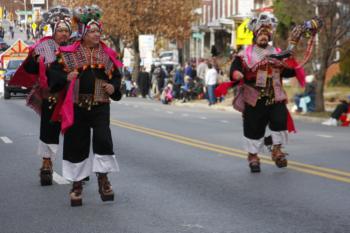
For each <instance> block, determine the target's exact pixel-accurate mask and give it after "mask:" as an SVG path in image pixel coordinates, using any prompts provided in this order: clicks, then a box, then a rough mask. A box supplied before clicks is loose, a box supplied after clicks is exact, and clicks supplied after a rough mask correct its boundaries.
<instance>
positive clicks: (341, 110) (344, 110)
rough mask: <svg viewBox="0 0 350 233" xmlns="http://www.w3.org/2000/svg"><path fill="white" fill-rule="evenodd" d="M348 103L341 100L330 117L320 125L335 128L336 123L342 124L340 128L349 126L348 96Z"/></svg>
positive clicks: (349, 106)
mask: <svg viewBox="0 0 350 233" xmlns="http://www.w3.org/2000/svg"><path fill="white" fill-rule="evenodd" d="M348 98H349V101H345V100H342V101H340V103H339V104H338V105H337V107H336V108H335V109H334V111H333V112H332V114H331V117H330V118H329V119H328V120H326V121H325V122H323V123H322V125H328V126H337V125H338V121H339V120H340V121H341V122H342V126H349V123H350V96H349V97H348Z"/></svg>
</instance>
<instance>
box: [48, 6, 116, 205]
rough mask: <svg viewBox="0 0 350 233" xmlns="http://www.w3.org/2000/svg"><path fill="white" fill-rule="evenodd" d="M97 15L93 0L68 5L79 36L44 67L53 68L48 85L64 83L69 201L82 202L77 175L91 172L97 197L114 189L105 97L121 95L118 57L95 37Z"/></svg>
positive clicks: (99, 31) (109, 198) (108, 195)
mask: <svg viewBox="0 0 350 233" xmlns="http://www.w3.org/2000/svg"><path fill="white" fill-rule="evenodd" d="M101 15H102V12H101V10H100V8H99V7H98V6H96V5H92V6H85V7H82V8H80V7H79V8H76V9H75V10H74V19H75V20H76V21H77V22H78V26H79V34H80V35H81V40H79V41H76V42H75V43H74V44H72V45H70V46H67V47H61V48H60V53H59V54H58V60H57V62H56V63H55V64H54V65H53V67H52V69H50V71H52V72H54V73H56V75H55V76H49V85H50V87H51V88H52V89H65V87H66V84H69V87H68V90H67V94H66V98H65V101H64V103H63V105H62V108H61V111H60V113H61V118H62V122H61V131H62V132H63V133H64V144H63V164H62V169H63V172H62V174H63V176H64V177H65V178H66V179H68V180H70V181H73V187H72V189H71V191H70V194H69V196H70V203H71V206H81V205H82V189H83V186H82V180H83V179H84V178H85V177H87V176H89V175H90V173H91V172H95V173H96V175H97V177H98V191H99V194H100V197H101V199H102V201H113V200H114V191H113V189H112V185H111V184H110V182H109V180H108V177H107V173H110V172H116V171H119V166H118V163H117V159H116V156H115V154H114V151H113V141H112V135H111V130H110V98H112V99H113V100H116V101H118V100H120V99H121V97H122V94H121V92H120V86H121V78H122V77H121V76H122V75H121V72H120V71H119V68H121V67H122V63H121V62H120V61H118V60H117V59H116V57H117V54H116V53H115V52H114V51H113V50H112V49H110V48H109V47H107V46H106V45H105V44H104V43H103V42H102V41H101V34H102V25H101V23H100V22H99V19H100V17H101ZM62 80H64V82H62ZM91 130H92V149H93V158H92V159H90V158H89V152H90V143H91Z"/></svg>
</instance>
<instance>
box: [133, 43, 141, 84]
mask: <svg viewBox="0 0 350 233" xmlns="http://www.w3.org/2000/svg"><path fill="white" fill-rule="evenodd" d="M133 49H134V69H133V71H132V79H133V80H134V81H135V80H137V77H138V76H139V71H140V61H141V58H140V50H139V39H138V37H135V38H134V42H133Z"/></svg>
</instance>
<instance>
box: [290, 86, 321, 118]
mask: <svg viewBox="0 0 350 233" xmlns="http://www.w3.org/2000/svg"><path fill="white" fill-rule="evenodd" d="M315 96H316V82H315V80H311V81H310V82H307V83H306V86H305V90H304V93H303V94H296V95H295V96H294V103H295V105H294V107H293V109H292V112H302V113H306V112H313V111H314V110H315Z"/></svg>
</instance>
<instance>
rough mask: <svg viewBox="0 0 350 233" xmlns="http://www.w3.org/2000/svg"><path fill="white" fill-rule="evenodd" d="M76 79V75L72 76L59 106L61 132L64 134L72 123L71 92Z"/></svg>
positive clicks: (72, 104)
mask: <svg viewBox="0 0 350 233" xmlns="http://www.w3.org/2000/svg"><path fill="white" fill-rule="evenodd" d="M76 80H77V77H74V78H73V79H72V81H71V82H70V84H69V88H68V91H67V95H66V98H65V99H64V102H63V105H62V108H61V112H60V115H61V120H62V122H61V133H62V134H65V133H66V132H67V130H68V129H69V128H70V127H71V126H72V125H73V123H74V101H73V94H74V93H73V92H74V86H75V82H76Z"/></svg>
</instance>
